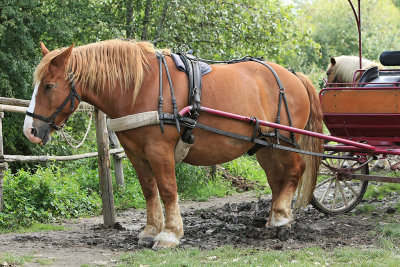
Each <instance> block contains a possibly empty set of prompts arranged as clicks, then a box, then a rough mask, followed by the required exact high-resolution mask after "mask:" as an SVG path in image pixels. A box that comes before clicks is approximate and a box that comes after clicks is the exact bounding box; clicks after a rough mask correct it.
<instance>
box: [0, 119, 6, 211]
mask: <svg viewBox="0 0 400 267" xmlns="http://www.w3.org/2000/svg"><path fill="white" fill-rule="evenodd" d="M3 118H4V112H3V111H0V212H2V211H3V204H4V200H3V190H4V189H3V177H4V171H5V170H7V163H6V162H4V150H3V124H2V120H3Z"/></svg>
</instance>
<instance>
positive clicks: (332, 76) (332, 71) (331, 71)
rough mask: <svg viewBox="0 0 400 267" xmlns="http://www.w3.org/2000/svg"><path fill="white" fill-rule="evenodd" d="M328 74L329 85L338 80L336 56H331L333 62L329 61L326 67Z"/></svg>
mask: <svg viewBox="0 0 400 267" xmlns="http://www.w3.org/2000/svg"><path fill="white" fill-rule="evenodd" d="M326 76H327V82H328V86H329V84H330V83H335V82H337V76H336V60H335V58H334V57H331V62H330V63H329V65H328V68H327V69H326Z"/></svg>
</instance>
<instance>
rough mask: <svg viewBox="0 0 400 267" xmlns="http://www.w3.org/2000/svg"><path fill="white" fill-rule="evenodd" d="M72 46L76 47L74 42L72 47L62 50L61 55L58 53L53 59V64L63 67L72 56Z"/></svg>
mask: <svg viewBox="0 0 400 267" xmlns="http://www.w3.org/2000/svg"><path fill="white" fill-rule="evenodd" d="M72 48H74V44H72V45H71V46H70V47H68V48H67V49H65V50H64V51H62V52H61V53H60V54H59V55H57V56H56V57H55V58H53V59H52V60H51V64H52V65H54V66H56V67H63V66H65V65H66V64H67V62H68V59H69V57H70V56H71V53H72Z"/></svg>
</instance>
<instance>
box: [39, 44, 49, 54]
mask: <svg viewBox="0 0 400 267" xmlns="http://www.w3.org/2000/svg"><path fill="white" fill-rule="evenodd" d="M40 48H42V55H43V56H45V55H47V54H48V53H49V49H47V47H46V46H45V45H44V43H43V42H40Z"/></svg>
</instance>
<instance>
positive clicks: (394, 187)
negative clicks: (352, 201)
mask: <svg viewBox="0 0 400 267" xmlns="http://www.w3.org/2000/svg"><path fill="white" fill-rule="evenodd" d="M399 190H400V184H396V183H376V182H372V183H369V184H368V188H367V191H366V192H365V195H364V198H365V199H372V198H377V199H380V200H381V199H383V198H385V197H387V196H389V195H390V194H392V193H393V192H399Z"/></svg>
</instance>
